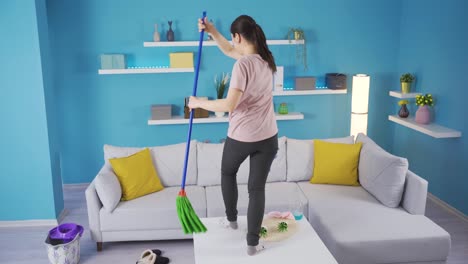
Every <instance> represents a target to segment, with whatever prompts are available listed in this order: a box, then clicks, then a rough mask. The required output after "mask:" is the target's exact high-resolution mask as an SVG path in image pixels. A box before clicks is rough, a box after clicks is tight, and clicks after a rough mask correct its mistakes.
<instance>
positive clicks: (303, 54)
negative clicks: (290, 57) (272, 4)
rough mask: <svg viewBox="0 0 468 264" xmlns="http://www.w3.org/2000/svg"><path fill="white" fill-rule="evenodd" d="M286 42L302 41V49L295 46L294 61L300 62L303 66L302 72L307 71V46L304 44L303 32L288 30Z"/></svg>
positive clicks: (296, 29)
mask: <svg viewBox="0 0 468 264" xmlns="http://www.w3.org/2000/svg"><path fill="white" fill-rule="evenodd" d="M287 37H288V40H289V41H291V40H304V44H302V47H300V46H299V45H297V47H296V59H297V60H300V61H302V64H303V65H304V70H307V46H306V44H305V34H304V30H302V29H301V28H289V30H288V34H287Z"/></svg>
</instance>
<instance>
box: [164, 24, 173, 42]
mask: <svg viewBox="0 0 468 264" xmlns="http://www.w3.org/2000/svg"><path fill="white" fill-rule="evenodd" d="M167 23H168V24H169V30H168V31H167V34H166V37H167V41H174V31H172V21H167Z"/></svg>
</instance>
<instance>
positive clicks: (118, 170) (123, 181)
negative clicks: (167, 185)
mask: <svg viewBox="0 0 468 264" xmlns="http://www.w3.org/2000/svg"><path fill="white" fill-rule="evenodd" d="M109 162H110V164H111V165H112V169H113V170H114V172H115V175H117V178H118V179H119V182H120V185H121V186H122V199H121V200H122V201H128V200H132V199H135V198H138V197H140V196H143V195H147V194H150V193H153V192H157V191H160V190H162V189H164V187H163V186H162V184H161V181H160V180H159V177H158V174H157V172H156V170H155V169H154V166H153V161H152V160H151V153H150V150H149V149H148V148H145V149H144V150H142V151H140V152H137V153H135V154H133V155H131V156H128V157H124V158H114V159H109Z"/></svg>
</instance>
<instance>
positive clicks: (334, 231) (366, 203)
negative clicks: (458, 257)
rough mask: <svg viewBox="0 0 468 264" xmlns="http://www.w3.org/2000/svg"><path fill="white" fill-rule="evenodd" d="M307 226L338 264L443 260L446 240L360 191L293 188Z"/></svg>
mask: <svg viewBox="0 0 468 264" xmlns="http://www.w3.org/2000/svg"><path fill="white" fill-rule="evenodd" d="M298 185H299V187H300V188H301V189H302V191H303V193H304V194H305V196H306V197H307V198H308V201H309V222H310V223H311V224H312V226H313V227H314V229H315V230H316V231H317V233H318V234H319V236H320V237H321V239H322V240H323V242H324V243H325V245H326V246H327V247H328V249H329V250H330V251H331V252H332V254H333V255H334V256H335V258H336V259H337V261H338V262H339V263H350V264H354V263H356V264H357V263H359V264H366V263H407V262H408V263H409V262H418V261H420V262H424V261H434V260H445V259H446V258H447V256H448V252H449V248H450V236H449V234H448V233H447V232H446V231H445V230H443V229H442V228H441V227H439V226H438V225H436V224H435V223H434V222H432V221H431V220H430V219H428V218H427V217H425V216H423V215H412V214H409V213H408V212H406V211H405V210H404V209H403V208H401V207H397V208H390V207H386V206H384V205H382V204H381V203H380V202H379V201H377V200H376V199H375V198H374V197H373V196H372V195H371V194H370V193H368V192H367V191H366V190H365V189H364V188H362V187H360V186H341V185H319V184H310V183H308V182H300V183H298Z"/></svg>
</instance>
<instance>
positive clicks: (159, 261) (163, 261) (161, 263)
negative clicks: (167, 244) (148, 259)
mask: <svg viewBox="0 0 468 264" xmlns="http://www.w3.org/2000/svg"><path fill="white" fill-rule="evenodd" d="M167 263H169V259H168V258H166V257H163V256H157V257H156V261H155V262H154V264H167Z"/></svg>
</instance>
